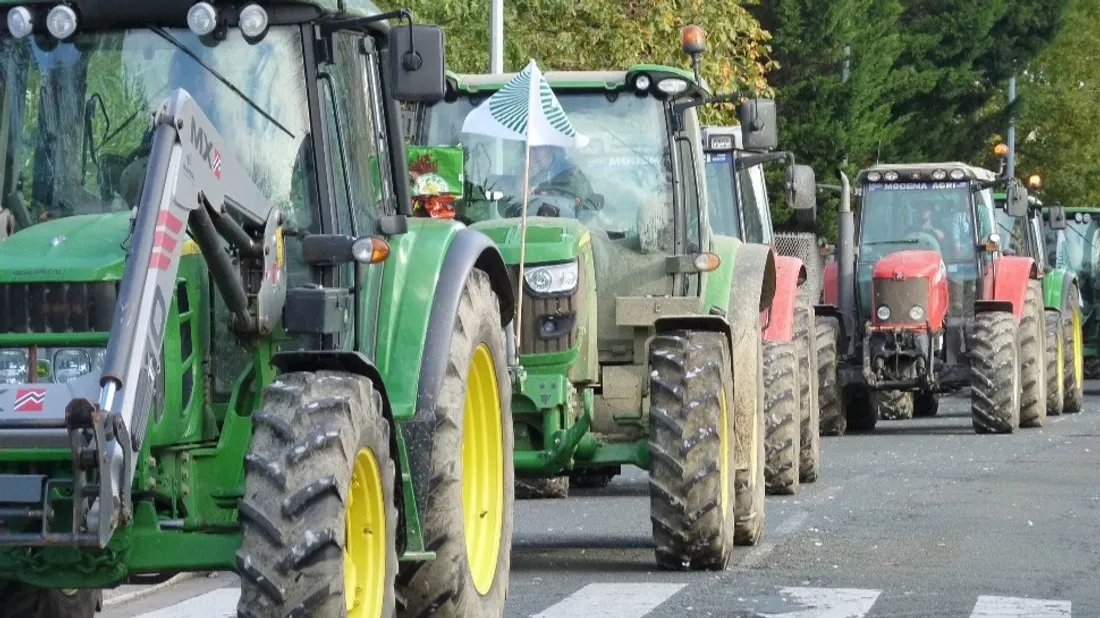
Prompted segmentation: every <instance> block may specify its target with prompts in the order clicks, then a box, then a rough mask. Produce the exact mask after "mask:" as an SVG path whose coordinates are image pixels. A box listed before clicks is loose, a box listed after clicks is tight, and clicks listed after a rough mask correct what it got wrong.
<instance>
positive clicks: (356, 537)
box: [344, 449, 389, 618]
mask: <svg viewBox="0 0 1100 618" xmlns="http://www.w3.org/2000/svg"><path fill="white" fill-rule="evenodd" d="M385 495H386V494H385V492H384V491H382V472H381V468H380V467H379V466H378V460H377V459H375V457H374V453H372V452H371V451H370V450H368V449H362V450H360V451H359V453H358V454H357V455H356V456H355V467H354V468H353V469H352V472H351V488H350V489H349V490H348V504H347V516H346V518H345V522H346V526H347V546H346V548H345V551H344V602H345V606H346V608H347V612H348V618H376V617H380V616H381V615H382V602H383V599H384V598H385V596H386V556H387V553H388V552H389V540H388V539H387V538H386V505H385Z"/></svg>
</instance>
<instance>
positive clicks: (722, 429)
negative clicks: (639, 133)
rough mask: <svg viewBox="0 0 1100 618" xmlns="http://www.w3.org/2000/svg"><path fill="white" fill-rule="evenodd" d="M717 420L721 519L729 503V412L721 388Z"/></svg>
mask: <svg viewBox="0 0 1100 618" xmlns="http://www.w3.org/2000/svg"><path fill="white" fill-rule="evenodd" d="M718 401H719V408H720V412H719V417H720V418H719V419H718V448H719V449H721V459H719V460H718V472H719V482H720V483H722V500H721V502H720V503H719V504H720V506H721V507H722V517H723V518H725V517H726V514H727V513H729V502H730V446H729V444H730V424H729V412H728V411H727V410H726V389H725V388H723V389H722V390H721V391H720V394H719V395H718Z"/></svg>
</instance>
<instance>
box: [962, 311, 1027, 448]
mask: <svg viewBox="0 0 1100 618" xmlns="http://www.w3.org/2000/svg"><path fill="white" fill-rule="evenodd" d="M1018 333H1019V331H1018V328H1017V325H1016V317H1015V316H1013V315H1012V314H1011V313H1004V312H999V311H996V312H994V311H990V312H982V313H979V314H977V315H975V316H974V330H973V334H972V336H971V342H970V345H969V346H967V347H968V349H969V350H970V367H971V371H972V375H973V380H972V381H971V384H970V419H971V423H972V424H973V426H974V431H975V432H977V433H1012V432H1014V431H1016V429H1018V428H1019V426H1020V354H1019V334H1018Z"/></svg>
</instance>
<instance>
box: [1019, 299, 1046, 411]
mask: <svg viewBox="0 0 1100 618" xmlns="http://www.w3.org/2000/svg"><path fill="white" fill-rule="evenodd" d="M1043 313H1044V309H1043V284H1041V283H1039V281H1037V280H1035V279H1032V280H1030V281H1028V282H1027V292H1026V295H1025V296H1024V315H1023V317H1022V318H1020V365H1021V366H1020V376H1021V378H1022V388H1023V390H1022V392H1021V394H1020V427H1042V426H1043V423H1044V422H1046V419H1047V380H1046V342H1045V341H1044V335H1045V334H1046V328H1044V325H1043Z"/></svg>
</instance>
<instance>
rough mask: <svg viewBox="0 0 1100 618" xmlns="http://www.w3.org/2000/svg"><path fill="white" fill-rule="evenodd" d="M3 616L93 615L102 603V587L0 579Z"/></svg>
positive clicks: (83, 617)
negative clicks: (60, 586)
mask: <svg viewBox="0 0 1100 618" xmlns="http://www.w3.org/2000/svg"><path fill="white" fill-rule="evenodd" d="M0 598H2V599H3V604H2V605H0V617H2V618H93V616H95V613H96V611H97V610H98V609H99V608H100V606H101V605H102V603H103V593H102V592H101V591H99V590H92V589H76V590H60V589H57V588H39V587H38V586H32V585H30V584H24V583H22V582H7V583H0Z"/></svg>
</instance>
